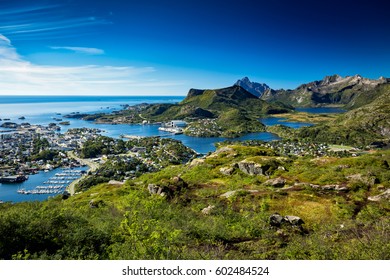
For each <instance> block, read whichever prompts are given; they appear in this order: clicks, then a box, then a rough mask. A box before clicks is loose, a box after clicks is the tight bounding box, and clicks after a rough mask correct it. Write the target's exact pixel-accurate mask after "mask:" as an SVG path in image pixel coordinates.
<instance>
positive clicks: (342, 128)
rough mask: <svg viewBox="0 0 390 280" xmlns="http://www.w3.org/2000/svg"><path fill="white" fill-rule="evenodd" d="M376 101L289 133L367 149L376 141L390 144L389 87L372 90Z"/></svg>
mask: <svg viewBox="0 0 390 280" xmlns="http://www.w3.org/2000/svg"><path fill="white" fill-rule="evenodd" d="M371 93H372V95H373V96H377V98H376V99H375V100H374V101H372V102H371V103H369V104H367V105H364V106H361V107H359V108H357V109H353V110H351V111H349V112H347V113H345V114H342V115H341V116H340V117H338V118H337V119H335V120H334V121H332V122H330V123H325V124H322V125H318V126H314V127H305V128H301V129H299V130H298V131H296V132H293V131H291V130H290V133H292V134H293V135H294V136H293V137H297V138H308V139H311V140H315V141H319V142H326V143H334V144H351V145H360V146H365V145H369V144H371V143H373V142H382V143H383V144H387V143H389V141H390V85H389V84H384V85H380V86H378V87H376V88H375V89H374V90H373V91H371Z"/></svg>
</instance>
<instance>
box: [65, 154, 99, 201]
mask: <svg viewBox="0 0 390 280" xmlns="http://www.w3.org/2000/svg"><path fill="white" fill-rule="evenodd" d="M68 157H70V158H73V159H75V160H77V161H78V162H80V163H81V164H85V165H88V166H89V170H88V171H91V172H93V171H95V170H96V169H98V168H99V164H98V163H96V162H94V161H92V160H90V159H85V158H79V157H78V156H76V155H75V154H74V152H73V151H69V152H68ZM86 176H87V175H83V176H81V177H80V178H79V179H77V180H75V181H73V182H72V183H71V184H70V185H69V186H68V187H67V188H66V190H67V191H68V192H69V193H70V195H74V193H75V186H76V185H77V183H78V182H80V181H81V180H83V179H84V177H86Z"/></svg>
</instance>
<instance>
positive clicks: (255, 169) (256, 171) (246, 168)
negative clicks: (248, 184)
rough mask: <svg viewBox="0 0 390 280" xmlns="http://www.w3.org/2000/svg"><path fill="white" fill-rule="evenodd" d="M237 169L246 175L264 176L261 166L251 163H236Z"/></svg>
mask: <svg viewBox="0 0 390 280" xmlns="http://www.w3.org/2000/svg"><path fill="white" fill-rule="evenodd" d="M238 168H239V169H240V170H241V171H242V172H244V173H245V174H248V175H265V174H264V171H265V170H264V167H263V165H261V164H259V163H255V162H252V161H246V160H243V161H241V162H239V163H238Z"/></svg>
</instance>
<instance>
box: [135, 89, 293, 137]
mask: <svg viewBox="0 0 390 280" xmlns="http://www.w3.org/2000/svg"><path fill="white" fill-rule="evenodd" d="M291 109H292V108H291V107H288V106H286V105H284V104H280V103H274V104H271V103H268V102H266V101H264V100H261V99H259V98H257V97H256V96H254V95H252V94H251V93H249V92H248V91H246V90H245V89H243V88H242V87H240V86H232V87H227V88H222V89H215V90H199V89H191V90H190V91H189V92H188V95H187V97H186V98H185V99H184V100H183V101H182V102H180V103H179V104H155V105H150V106H148V107H147V108H146V109H145V110H143V111H142V112H141V113H142V116H143V118H145V119H147V120H151V121H169V120H173V119H184V120H186V121H188V122H190V125H189V127H188V128H187V130H186V131H185V133H187V134H189V135H192V136H208V137H213V136H225V137H236V136H239V135H242V134H245V133H249V132H258V131H264V125H263V124H261V123H260V122H259V121H258V119H259V118H260V117H261V116H264V115H266V114H277V113H285V112H289V111H291Z"/></svg>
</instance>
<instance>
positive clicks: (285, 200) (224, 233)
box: [0, 141, 390, 259]
mask: <svg viewBox="0 0 390 280" xmlns="http://www.w3.org/2000/svg"><path fill="white" fill-rule="evenodd" d="M389 162H390V153H389V151H380V150H379V151H376V152H374V153H367V154H361V155H359V154H357V156H352V155H351V154H348V153H345V152H341V153H335V152H332V151H330V150H329V149H328V147H327V146H326V145H323V144H314V143H310V142H302V141H301V142H289V141H284V142H271V143H262V142H253V141H252V142H246V143H243V144H237V143H235V144H234V143H232V144H223V145H220V146H219V147H218V150H217V151H216V152H215V153H212V154H209V155H208V156H207V157H205V158H199V159H195V160H192V161H190V162H189V163H187V164H181V165H173V166H168V167H166V168H164V169H162V170H160V171H157V172H152V173H145V174H143V175H141V176H140V177H136V178H134V179H130V180H128V181H127V182H126V183H125V184H119V183H117V182H111V183H103V184H100V185H97V186H94V187H92V188H90V189H88V190H85V191H83V192H81V193H79V194H76V195H75V196H72V197H70V198H68V199H63V198H61V197H60V196H59V197H56V198H53V199H49V200H48V201H44V202H24V203H17V204H10V203H4V204H0V258H2V259H11V258H12V259H390V254H389V252H390V247H389V244H390V235H389V233H390V205H389V196H390V195H389V189H390V185H389V182H390V169H389Z"/></svg>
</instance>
